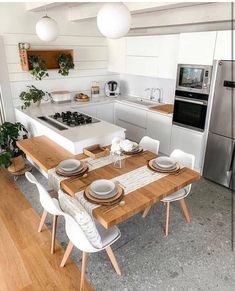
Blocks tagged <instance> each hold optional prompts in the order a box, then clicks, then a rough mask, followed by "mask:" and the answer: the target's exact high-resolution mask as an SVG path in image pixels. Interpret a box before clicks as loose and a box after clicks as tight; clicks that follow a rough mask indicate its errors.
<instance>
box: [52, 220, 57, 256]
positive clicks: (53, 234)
mask: <svg viewBox="0 0 235 291" xmlns="http://www.w3.org/2000/svg"><path fill="white" fill-rule="evenodd" d="M57 219H58V215H53V226H52V238H51V254H52V255H53V254H54V251H55V236H56V226H57Z"/></svg>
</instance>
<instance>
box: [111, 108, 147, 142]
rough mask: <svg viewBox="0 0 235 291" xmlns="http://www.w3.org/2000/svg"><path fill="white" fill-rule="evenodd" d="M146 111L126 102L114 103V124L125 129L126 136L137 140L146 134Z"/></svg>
mask: <svg viewBox="0 0 235 291" xmlns="http://www.w3.org/2000/svg"><path fill="white" fill-rule="evenodd" d="M146 115H147V113H146V111H145V110H143V109H139V108H136V107H134V106H131V105H128V104H120V103H117V104H115V120H116V124H117V125H119V126H121V127H123V128H125V129H126V137H127V138H128V139H131V140H133V141H136V142H139V141H140V140H141V138H142V137H143V136H144V135H145V134H146Z"/></svg>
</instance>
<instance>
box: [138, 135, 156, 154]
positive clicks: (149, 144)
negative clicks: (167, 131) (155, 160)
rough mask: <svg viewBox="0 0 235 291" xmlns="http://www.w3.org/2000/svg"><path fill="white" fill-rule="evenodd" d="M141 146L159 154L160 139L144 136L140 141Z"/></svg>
mask: <svg viewBox="0 0 235 291" xmlns="http://www.w3.org/2000/svg"><path fill="white" fill-rule="evenodd" d="M139 144H140V146H142V147H143V148H144V149H145V150H148V151H150V152H152V153H154V154H158V150H159V146H160V141H159V140H157V139H153V138H151V137H149V136H144V137H143V138H142V139H141V141H140V143H139Z"/></svg>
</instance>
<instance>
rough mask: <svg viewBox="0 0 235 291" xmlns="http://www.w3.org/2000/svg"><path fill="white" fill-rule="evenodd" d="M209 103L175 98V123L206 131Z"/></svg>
mask: <svg viewBox="0 0 235 291" xmlns="http://www.w3.org/2000/svg"><path fill="white" fill-rule="evenodd" d="M206 111H207V101H203V100H189V99H184V98H180V97H177V96H176V97H175V104H174V114H173V123H174V124H177V125H180V126H183V127H188V128H192V129H195V130H198V131H204V128H205V121H206Z"/></svg>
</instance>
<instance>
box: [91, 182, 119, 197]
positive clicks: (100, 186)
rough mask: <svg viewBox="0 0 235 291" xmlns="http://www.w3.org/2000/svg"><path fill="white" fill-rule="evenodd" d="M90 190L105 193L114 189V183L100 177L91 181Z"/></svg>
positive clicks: (98, 193)
mask: <svg viewBox="0 0 235 291" xmlns="http://www.w3.org/2000/svg"><path fill="white" fill-rule="evenodd" d="M90 187H91V191H92V192H93V193H95V194H97V195H100V196H102V195H107V194H109V193H111V192H112V191H114V189H115V184H114V183H113V182H112V181H110V180H105V179H100V180H96V181H94V182H92V183H91V186H90Z"/></svg>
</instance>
